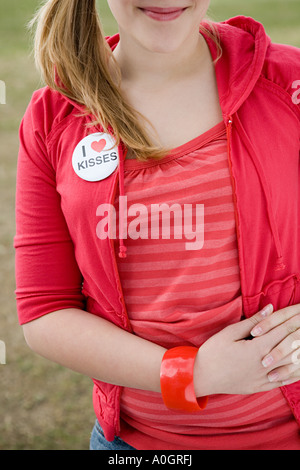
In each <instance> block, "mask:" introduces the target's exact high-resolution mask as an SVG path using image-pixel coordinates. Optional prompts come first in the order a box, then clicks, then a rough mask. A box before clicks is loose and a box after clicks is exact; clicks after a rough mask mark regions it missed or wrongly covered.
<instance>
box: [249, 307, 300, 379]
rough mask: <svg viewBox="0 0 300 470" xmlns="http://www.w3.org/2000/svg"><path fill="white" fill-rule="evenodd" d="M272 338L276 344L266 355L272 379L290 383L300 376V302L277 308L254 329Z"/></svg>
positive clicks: (257, 333) (265, 359)
mask: <svg viewBox="0 0 300 470" xmlns="http://www.w3.org/2000/svg"><path fill="white" fill-rule="evenodd" d="M251 334H252V336H254V337H256V338H259V337H262V336H267V337H268V338H270V339H271V338H272V343H274V347H272V348H271V349H270V351H268V354H267V355H266V356H265V357H264V358H263V360H262V364H263V366H264V367H265V368H266V369H267V370H268V371H269V373H268V379H269V380H270V382H278V381H279V382H281V383H282V385H288V384H291V383H294V382H297V381H298V380H300V304H297V305H293V306H291V307H286V308H283V309H281V310H278V311H277V312H276V313H275V314H273V315H272V316H270V317H269V318H267V319H265V320H263V321H262V322H260V324H259V325H257V326H256V327H254V328H253V330H252V331H251Z"/></svg>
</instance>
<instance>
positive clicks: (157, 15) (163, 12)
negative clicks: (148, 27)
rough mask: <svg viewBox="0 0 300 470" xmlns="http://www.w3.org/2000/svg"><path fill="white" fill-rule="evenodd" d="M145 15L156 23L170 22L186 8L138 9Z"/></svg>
mask: <svg viewBox="0 0 300 470" xmlns="http://www.w3.org/2000/svg"><path fill="white" fill-rule="evenodd" d="M140 10H141V11H142V12H143V13H145V15H147V16H149V17H150V18H152V19H154V20H157V21H171V20H174V19H176V18H178V17H179V16H181V15H182V13H183V12H184V11H185V10H186V8H180V7H179V8H178V7H177V8H174V7H171V8H161V7H145V8H140Z"/></svg>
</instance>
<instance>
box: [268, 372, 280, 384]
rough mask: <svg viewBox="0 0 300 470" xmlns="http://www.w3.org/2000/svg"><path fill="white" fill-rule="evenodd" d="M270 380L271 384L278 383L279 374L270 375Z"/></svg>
mask: <svg viewBox="0 0 300 470" xmlns="http://www.w3.org/2000/svg"><path fill="white" fill-rule="evenodd" d="M268 379H269V381H270V382H277V380H278V379H279V374H277V372H272V374H269V375H268Z"/></svg>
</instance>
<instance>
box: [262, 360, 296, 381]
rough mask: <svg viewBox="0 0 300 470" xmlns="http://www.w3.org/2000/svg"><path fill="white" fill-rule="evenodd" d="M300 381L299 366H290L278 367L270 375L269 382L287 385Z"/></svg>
mask: <svg viewBox="0 0 300 470" xmlns="http://www.w3.org/2000/svg"><path fill="white" fill-rule="evenodd" d="M299 379H300V369H299V365H297V364H288V365H286V366H282V367H277V369H274V370H272V371H271V372H269V373H268V380H269V382H271V383H272V382H281V383H283V384H285V385H287V383H288V382H290V381H291V380H292V381H295V382H296V381H297V380H299Z"/></svg>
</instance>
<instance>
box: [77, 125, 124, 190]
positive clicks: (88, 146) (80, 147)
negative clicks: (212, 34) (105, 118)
mask: <svg viewBox="0 0 300 470" xmlns="http://www.w3.org/2000/svg"><path fill="white" fill-rule="evenodd" d="M118 165H119V152H118V147H117V145H116V142H115V140H114V139H113V137H112V136H111V135H109V134H104V133H101V132H97V133H94V134H90V135H88V136H86V137H84V139H82V140H81V141H80V142H79V144H77V145H76V147H75V150H74V152H73V157H72V166H73V169H74V171H75V173H76V175H78V176H79V177H80V178H82V179H83V180H85V181H101V180H104V179H105V178H108V176H110V175H111V174H112V173H113V172H114V171H115V169H116V168H117V167H118Z"/></svg>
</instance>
